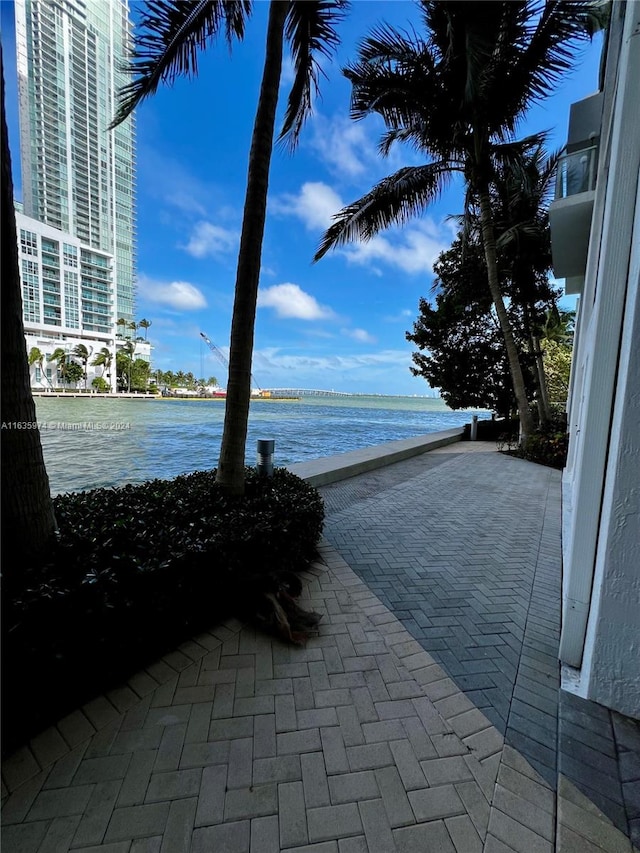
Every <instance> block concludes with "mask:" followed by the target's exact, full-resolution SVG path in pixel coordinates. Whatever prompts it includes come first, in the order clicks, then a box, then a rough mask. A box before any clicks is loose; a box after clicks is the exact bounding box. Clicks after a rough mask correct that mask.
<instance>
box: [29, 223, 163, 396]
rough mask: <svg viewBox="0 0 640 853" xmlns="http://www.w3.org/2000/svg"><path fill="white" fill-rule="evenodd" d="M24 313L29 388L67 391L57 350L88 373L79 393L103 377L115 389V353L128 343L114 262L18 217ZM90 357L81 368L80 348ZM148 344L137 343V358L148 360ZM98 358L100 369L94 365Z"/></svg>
mask: <svg viewBox="0 0 640 853" xmlns="http://www.w3.org/2000/svg"><path fill="white" fill-rule="evenodd" d="M16 226H17V236H18V252H19V266H20V280H21V286H22V313H23V321H24V329H25V338H26V345H27V354H28V355H29V357H30V362H31V364H30V376H31V387H32V388H33V389H34V390H40V391H46V390H52V389H53V388H56V387H65V385H66V384H67V383H65V382H64V381H63V380H62V379H61V376H60V366H61V362H60V360H59V359H55V360H50V359H51V356H53V355H54V353H55V352H56V351H58V353H61V352H63V353H64V355H65V356H66V357H67V358H68V359H72V360H74V361H77V362H78V363H80V364H81V366H82V367H83V370H85V372H86V382H85V379H83V380H82V381H81V382H79V383H77V387H78V388H84V387H85V384H86V387H87V389H91V387H92V382H93V380H94V379H95V378H97V377H101V378H103V379H104V380H105V381H106V382H107V383H108V385H109V387H110V389H111V390H112V391H115V390H116V351H117V350H118V349H119V348H120V347H122V346H124V345H125V344H126V342H127V338H126V335H127V332H126V331H125V333H124V336H122V335H121V334H120V333H119V331H118V330H119V327H118V326H117V324H116V320H117V318H116V316H115V293H114V282H113V258H112V256H111V255H110V254H108V253H107V252H102V251H99V250H98V249H92V248H90V247H89V246H86V245H84V244H83V243H82V242H81V241H80V240H79V239H78V238H77V237H74V236H73V235H71V234H66V233H64V232H62V231H59V230H58V229H56V228H53V227H52V226H50V225H45V224H44V223H42V222H38V221H37V220H36V219H31V218H30V217H28V216H25V215H24V214H23V213H21V212H19V211H18V212H16ZM79 346H80V347H85V348H86V352H87V353H88V356H89V357H88V360H87V361H86V364H82V358H81V356H78V355H77V354H74V353H77V347H79ZM150 353H151V347H150V345H149V343H148V342H147V341H142V340H136V341H135V352H134V357H135V358H142V359H144V360H145V361H149V359H150ZM101 354H102V356H103V358H98V360H99V361H102V362H103V363H102V364H98V365H94V364H93V361H95V360H96V358H97V357H98V356H99V355H101Z"/></svg>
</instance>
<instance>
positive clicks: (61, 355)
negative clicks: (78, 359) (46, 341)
mask: <svg viewBox="0 0 640 853" xmlns="http://www.w3.org/2000/svg"><path fill="white" fill-rule="evenodd" d="M47 361H49V362H52V361H53V362H55V364H56V368H57V374H58V380H59V381H62V382H65V381H66V374H67V369H66V368H67V363H68V361H69V353H68V352H67V351H66V349H63V348H62V347H56V349H54V351H53V352H52V353H51V355H50V356H49V358H48V359H47Z"/></svg>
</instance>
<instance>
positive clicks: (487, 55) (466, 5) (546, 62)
mask: <svg viewBox="0 0 640 853" xmlns="http://www.w3.org/2000/svg"><path fill="white" fill-rule="evenodd" d="M420 7H421V10H422V17H423V21H424V24H425V28H426V31H427V36H426V38H421V37H419V36H418V35H417V34H415V33H414V34H407V33H401V32H398V31H396V30H394V29H393V28H391V27H388V26H381V27H379V28H377V29H376V30H375V31H374V32H373V33H372V34H371V35H369V36H368V37H367V38H366V39H365V40H364V41H363V43H362V45H361V47H360V49H359V60H358V62H356V63H353V64H351V65H349V66H348V67H347V68H346V69H345V70H344V73H345V76H346V77H347V78H348V79H349V80H350V81H351V84H352V96H351V114H352V117H353V118H354V119H361V118H364V117H365V116H367V115H370V114H371V113H378V114H379V115H380V116H381V117H382V119H383V120H384V122H385V125H386V128H387V130H386V132H385V134H384V135H383V137H382V140H381V142H380V151H381V153H382V154H384V155H386V154H388V153H389V151H390V149H391V148H392V146H393V144H394V143H396V142H406V143H409V144H411V145H412V146H413V147H414V148H415V149H417V150H418V151H419V152H420V153H422V154H424V155H426V157H427V158H428V162H427V163H426V164H425V165H420V166H412V167H405V168H402V169H400V170H399V171H397V172H396V173H395V174H393V175H391V176H389V177H387V178H385V179H383V180H382V181H381V182H380V183H378V184H377V185H376V186H375V187H374V188H373V189H372V190H371V191H370V192H369V193H367V194H366V195H365V196H363V197H362V198H360V199H359V200H357V201H355V202H353V203H352V204H349V205H348V206H347V207H345V208H343V209H342V210H341V211H340V212H339V213H337V214H336V216H335V217H334V223H333V225H331V227H330V228H329V229H328V230H327V232H326V233H325V235H324V236H323V239H322V241H321V244H320V247H319V249H318V252H317V253H316V256H315V260H316V261H317V260H318V259H319V258H321V257H322V256H323V255H324V254H325V253H326V252H327V251H328V250H329V249H330V248H333V247H335V246H339V245H344V244H345V243H347V242H349V241H351V240H356V239H359V240H368V239H370V238H371V237H373V236H374V235H375V234H376V233H378V232H379V231H380V230H381V229H383V228H386V227H388V226H389V225H392V224H394V223H395V224H403V223H405V222H407V221H408V220H409V219H411V218H412V217H414V216H415V215H417V214H420V213H422V212H423V211H424V209H425V208H426V207H428V205H429V204H430V203H431V202H433V200H434V199H435V198H437V197H438V195H439V193H440V192H441V191H442V189H443V188H444V187H445V186H446V185H447V184H448V183H449V181H450V180H451V178H452V176H453V175H454V174H455V173H458V174H460V175H461V176H462V177H463V180H464V184H465V190H466V204H465V207H470V206H471V205H472V204H475V205H477V207H478V210H479V216H480V225H481V234H482V243H483V249H484V256H485V263H486V267H487V283H488V287H489V290H490V293H491V298H492V300H493V302H494V305H495V309H496V313H497V316H498V320H499V323H500V328H501V331H502V334H503V336H504V340H505V346H506V349H507V355H508V359H509V367H510V371H511V375H512V379H513V386H514V393H515V396H516V400H517V404H518V413H519V416H520V428H521V433H522V436H523V438H524V437H526V435H527V434H530V433H531V432H532V431H533V418H532V416H531V412H530V409H529V402H528V400H527V394H526V388H525V382H524V377H523V373H522V368H521V365H520V361H519V357H518V348H517V346H516V343H515V341H514V336H513V331H512V328H511V324H510V322H509V317H508V313H507V309H506V306H505V302H504V298H503V294H502V291H501V289H500V281H499V277H498V268H497V262H496V234H495V226H494V218H493V210H492V205H491V187H492V182H493V178H494V174H495V168H496V163H497V162H505V161H506V160H507V159H512V158H513V157H514V156H517V149H516V148H514V139H515V129H516V127H517V124H518V122H519V121H520V120H521V119H522V118H523V116H524V115H525V113H526V111H527V109H528V108H529V107H530V106H531V105H532V103H534V102H536V101H539V100H540V99H542V98H543V97H544V96H546V95H548V94H549V93H550V92H551V91H552V90H553V87H554V84H555V83H556V82H557V81H558V79H559V78H560V77H561V75H562V74H563V73H564V72H566V71H567V70H568V69H569V68H570V67H571V65H572V61H573V60H574V58H575V42H576V40H577V39H580V38H584V37H586V36H587V35H588V34H589V32H588V27H587V24H588V22H589V21H591V20H593V18H591V17H590V15H591V13H592V12H593V5H592V4H591V3H588V2H581V1H580V0H576V2H572V3H565V2H560V0H545V2H538V0H502V1H501V2H485V3H478V2H468V0H467V2H459V0H458V1H457V2H452V0H436V2H434V1H433V0H422V2H421V3H420Z"/></svg>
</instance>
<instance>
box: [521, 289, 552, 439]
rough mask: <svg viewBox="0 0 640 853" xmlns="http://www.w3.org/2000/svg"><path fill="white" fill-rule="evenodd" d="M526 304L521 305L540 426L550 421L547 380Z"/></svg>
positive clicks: (538, 343) (538, 339) (537, 338)
mask: <svg viewBox="0 0 640 853" xmlns="http://www.w3.org/2000/svg"><path fill="white" fill-rule="evenodd" d="M530 307H532V306H530V305H529V304H528V303H527V302H524V303H523V305H522V312H523V315H524V327H525V332H526V335H527V339H528V344H529V352H530V353H531V359H532V362H533V364H535V373H534V380H535V384H536V390H537V399H536V403H537V406H538V418H539V422H540V424H546V423H548V422H549V421H550V420H551V408H550V406H549V394H548V393H547V378H546V376H545V372H544V362H543V360H542V350H541V349H540V338H539V337H538V336H537V335H535V334H534V331H533V324H532V322H531V311H530V310H529V309H530Z"/></svg>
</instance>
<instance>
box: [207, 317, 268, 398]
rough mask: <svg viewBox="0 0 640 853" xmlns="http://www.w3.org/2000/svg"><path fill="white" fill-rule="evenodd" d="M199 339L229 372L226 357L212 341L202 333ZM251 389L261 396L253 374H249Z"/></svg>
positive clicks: (260, 390)
mask: <svg viewBox="0 0 640 853" xmlns="http://www.w3.org/2000/svg"><path fill="white" fill-rule="evenodd" d="M200 337H201V338H202V339H203V340H204V342H205V343H206V345H207V346H208V347H209V349H210V350H211V352H212V353H213V354H214V355H215V356H216V358H217V359H218V361H221V362H222V364H224V366H225V367H226V368H227V370H229V359H228V358H227V357H226V355H225V354H224V353H223V352H221V351H220V350H219V349H218V347H217V346H216V345H215V344H214V343H213V341H212V340H211V339H210V338H208V337H207V336H206V335H205V333H204V332H200ZM251 388H252V389H253V388H255V389H256V391H257V392H258V394H262V389H261V388H260V386H259V385H258V383H257V382H256V379H255V376H254V375H253V373H252V374H251Z"/></svg>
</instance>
